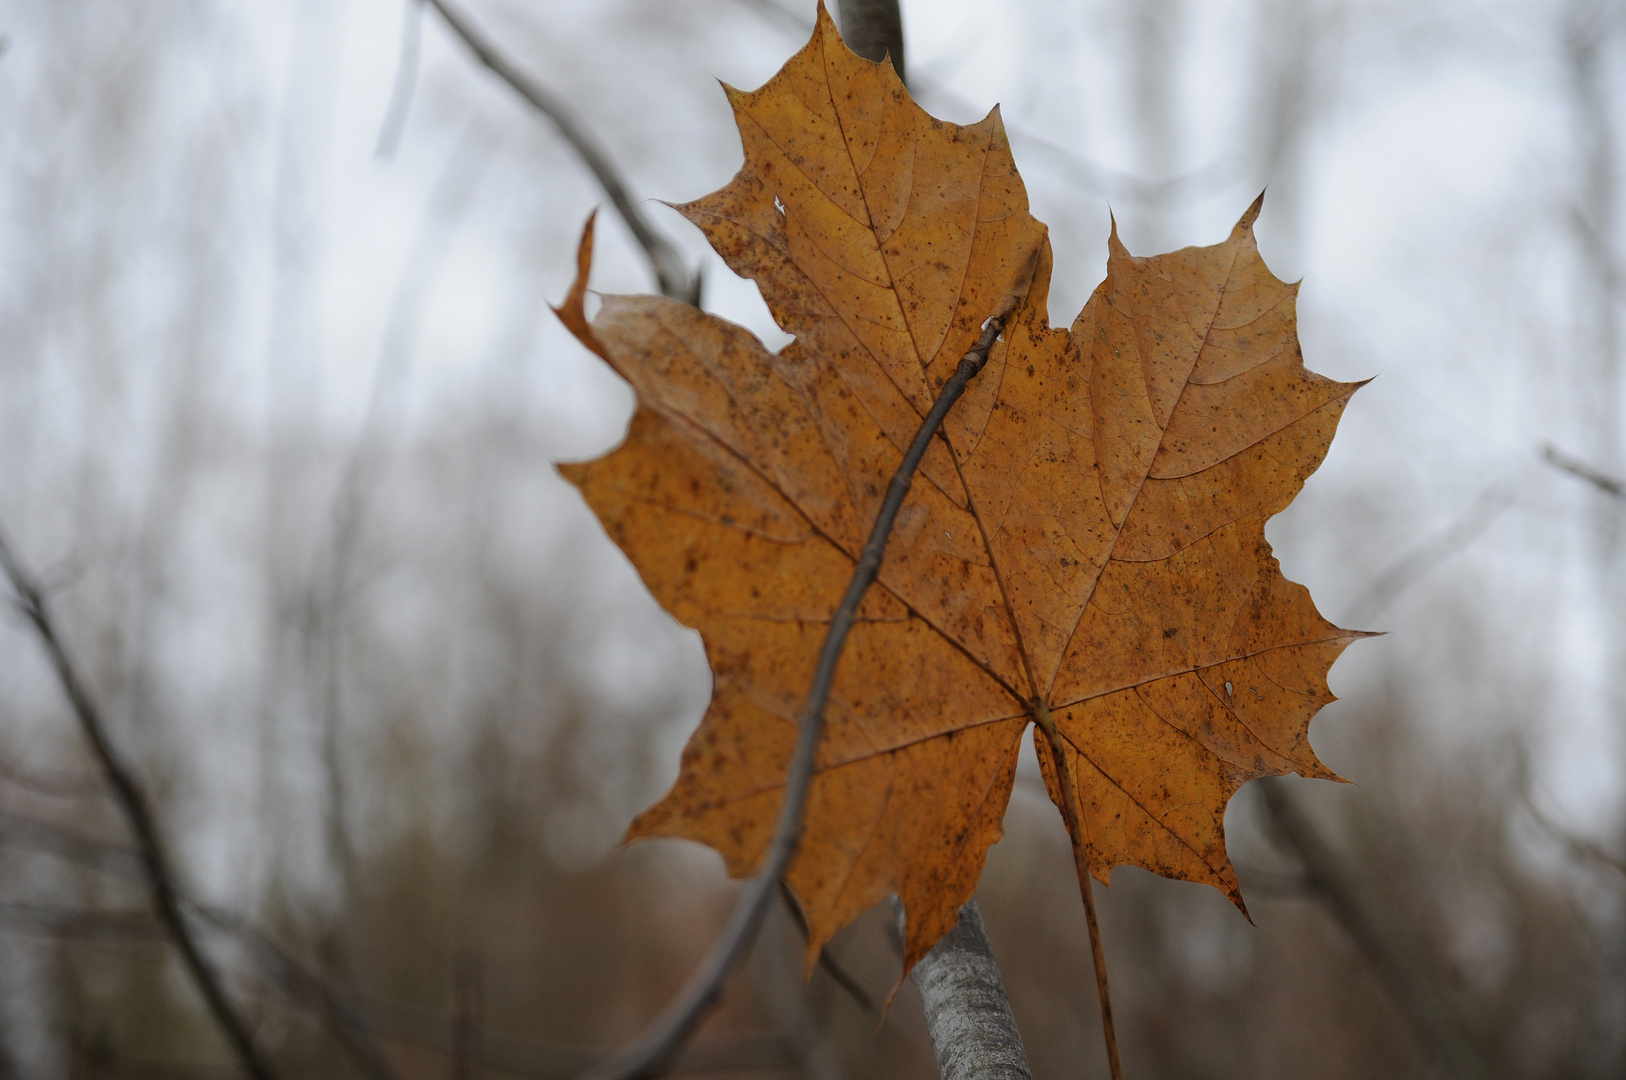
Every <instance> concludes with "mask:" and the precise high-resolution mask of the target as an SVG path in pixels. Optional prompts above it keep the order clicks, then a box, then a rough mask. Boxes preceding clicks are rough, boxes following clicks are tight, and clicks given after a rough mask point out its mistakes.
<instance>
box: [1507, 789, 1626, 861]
mask: <svg viewBox="0 0 1626 1080" xmlns="http://www.w3.org/2000/svg"><path fill="white" fill-rule="evenodd" d="M1519 795H1520V797H1521V798H1522V799H1523V800H1524V807H1525V809H1526V810H1528V811H1530V816H1531V817H1532V818H1534V819H1535V822H1536V824H1537V825H1540V826H1541V828H1542V830H1543V831H1544V832H1546V833H1547V834H1548V835H1549V836H1551V837H1552V838H1553V839H1554V840H1557V841H1558V842H1559V843H1560V844H1563V845H1564V846H1565V847H1566V848H1568V849H1569V852H1570V854H1572V855H1575V856H1577V857H1579V858H1582V859H1585V860H1587V861H1589V862H1595V863H1598V864H1599V865H1601V866H1607V867H1609V868H1610V869H1611V870H1614V871H1615V872H1616V873H1620V874H1626V859H1622V858H1621V857H1620V856H1618V855H1615V854H1613V853H1611V852H1610V851H1609V850H1608V849H1607V848H1605V847H1604V846H1603V845H1602V844H1599V843H1598V842H1597V841H1595V840H1588V839H1587V838H1586V837H1584V836H1578V835H1576V834H1575V833H1573V832H1571V831H1570V830H1568V829H1566V828H1565V827H1564V826H1562V825H1560V824H1559V823H1558V822H1556V821H1554V820H1553V819H1552V818H1551V817H1550V816H1549V815H1548V814H1547V812H1546V811H1545V810H1543V809H1542V808H1541V807H1540V806H1538V805H1537V804H1536V800H1535V797H1534V796H1533V795H1532V794H1531V793H1530V791H1529V789H1528V788H1526V789H1525V790H1522V791H1520V792H1519Z"/></svg>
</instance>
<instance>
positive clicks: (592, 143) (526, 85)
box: [426, 0, 700, 306]
mask: <svg viewBox="0 0 1626 1080" xmlns="http://www.w3.org/2000/svg"><path fill="white" fill-rule="evenodd" d="M426 2H427V3H428V4H429V5H430V6H431V7H433V8H434V9H435V10H436V11H437V12H439V14H440V17H441V18H442V19H444V20H445V21H446V25H447V26H449V27H450V28H451V30H452V32H453V33H454V34H456V35H457V36H458V37H459V38H461V39H462V40H463V44H465V45H467V46H468V47H469V51H471V52H473V53H474V56H475V58H476V59H477V60H479V61H480V63H482V64H484V65H485V66H486V67H487V68H489V69H490V70H491V71H492V73H493V74H495V75H496V76H497V77H498V78H500V79H501V80H502V81H503V82H505V83H507V84H508V85H509V86H511V87H513V88H514V90H515V91H516V92H518V94H519V96H520V97H522V98H524V99H525V100H526V101H528V102H529V103H530V104H531V106H532V107H533V108H535V109H536V111H537V112H539V113H541V114H542V115H543V116H546V117H547V118H548V119H549V120H552V121H553V124H554V126H555V127H556V128H558V129H559V134H560V135H563V136H564V138H565V141H566V142H568V143H569V144H570V146H571V149H573V150H575V151H576V154H577V155H578V156H579V157H580V158H581V159H582V162H583V163H584V164H585V165H586V166H587V167H588V168H589V169H591V170H592V173H593V175H594V176H595V177H596V178H597V179H598V183H599V186H600V187H602V188H603V189H604V193H605V194H606V195H608V196H609V197H610V202H611V204H612V205H614V207H615V211H616V213H618V214H620V215H621V220H622V221H625V222H626V223H627V228H628V229H630V230H632V235H633V238H634V239H636V240H637V241H638V245H639V246H640V247H642V248H643V249H644V255H645V256H647V257H648V259H649V265H650V266H651V267H652V268H653V269H654V271H655V280H656V281H657V282H658V283H659V285H660V290H661V294H662V295H663V296H670V297H671V298H672V299H674V300H682V301H684V302H685V303H688V304H694V305H696V306H698V305H699V303H700V275H699V274H697V273H696V274H691V273H689V271H688V269H687V268H686V267H684V265H683V256H681V255H680V254H678V249H677V247H676V246H675V245H674V244H673V243H672V242H671V241H670V240H668V239H667V238H666V237H664V236H662V235H661V234H660V233H658V232H656V231H655V228H654V226H652V225H650V223H649V220H648V219H647V218H645V217H644V214H643V211H642V210H640V209H639V208H638V205H637V203H635V202H634V201H633V199H632V196H631V195H629V194H628V193H627V185H626V184H625V183H623V182H622V180H621V173H620V171H619V170H617V169H616V167H615V164H614V163H613V162H612V161H611V160H610V155H609V154H608V152H606V151H605V149H604V147H603V146H601V145H600V144H599V142H598V140H597V139H595V138H593V136H591V135H589V134H588V132H587V129H586V128H584V127H582V125H581V123H580V122H579V121H578V120H577V119H576V117H575V116H574V115H573V114H572V113H571V111H570V108H569V107H568V106H566V105H565V103H564V102H562V101H560V100H559V99H558V98H557V97H555V96H554V95H553V94H552V93H551V92H550V91H548V90H547V89H545V88H544V87H543V86H542V84H540V83H538V82H537V81H536V80H535V79H533V78H531V76H530V75H528V74H526V73H525V72H524V71H523V70H521V69H520V67H519V65H517V64H515V63H514V62H513V61H512V60H510V59H508V57H506V56H504V55H503V54H502V52H501V51H500V50H499V49H498V48H497V46H496V44H495V43H494V42H492V41H491V39H490V38H488V37H486V36H485V34H484V33H483V32H481V31H480V30H478V29H477V28H476V27H475V25H474V24H473V23H472V22H470V21H469V18H468V16H467V15H464V14H463V13H462V12H461V11H459V10H458V9H457V8H456V7H454V6H452V5H451V4H449V3H447V0H426Z"/></svg>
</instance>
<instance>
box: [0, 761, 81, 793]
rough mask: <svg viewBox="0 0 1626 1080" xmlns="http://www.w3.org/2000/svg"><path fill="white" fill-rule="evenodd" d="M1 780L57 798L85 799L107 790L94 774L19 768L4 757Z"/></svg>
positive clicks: (1, 762)
mask: <svg viewBox="0 0 1626 1080" xmlns="http://www.w3.org/2000/svg"><path fill="white" fill-rule="evenodd" d="M0 780H3V781H5V782H6V783H8V784H15V785H16V786H17V787H20V788H22V789H23V790H24V791H31V792H33V793H34V794H36V795H49V796H51V797H52V798H55V799H83V798H88V797H90V796H92V795H100V794H102V793H103V792H104V791H106V788H105V787H103V786H102V782H101V781H100V780H98V779H96V778H94V777H92V776H78V775H74V774H71V773H40V772H32V771H30V770H27V769H20V768H18V767H17V766H15V765H13V764H11V763H10V762H8V761H6V760H5V759H4V758H0Z"/></svg>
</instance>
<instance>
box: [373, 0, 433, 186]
mask: <svg viewBox="0 0 1626 1080" xmlns="http://www.w3.org/2000/svg"><path fill="white" fill-rule="evenodd" d="M401 18H402V22H401V59H400V60H399V61H398V62H397V63H396V65H395V85H394V86H392V87H390V101H389V104H388V105H386V106H385V107H384V121H383V123H381V124H379V126H378V143H377V145H376V146H374V147H373V155H374V156H375V157H381V158H388V157H394V156H395V148H396V146H397V145H399V144H400V142H401V131H402V129H403V128H405V127H406V118H407V110H408V109H409V108H411V106H412V90H413V88H414V87H415V86H417V84H418V54H419V52H421V51H422V50H421V45H422V43H423V0H406V10H405V11H404V12H403V14H402V16H401Z"/></svg>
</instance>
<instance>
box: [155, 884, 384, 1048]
mask: <svg viewBox="0 0 1626 1080" xmlns="http://www.w3.org/2000/svg"><path fill="white" fill-rule="evenodd" d="M185 903H186V906H187V908H188V909H189V910H191V911H192V912H193V913H194V914H196V915H197V916H198V917H199V918H200V919H202V920H203V921H205V922H207V923H209V924H210V925H211V926H213V927H214V928H215V929H216V930H218V931H220V932H222V933H225V934H229V935H231V936H232V937H234V938H236V939H237V940H238V941H240V942H241V943H242V944H243V945H244V946H246V947H247V948H248V950H249V951H250V952H251V953H252V954H253V955H254V956H255V957H256V959H257V962H258V966H259V967H260V969H261V970H262V971H264V972H266V973H267V974H269V975H270V976H271V977H272V979H273V980H274V981H275V982H276V983H277V984H278V985H279V986H280V987H281V988H282V991H283V993H284V994H286V995H287V996H288V997H289V998H291V999H293V1000H295V1001H302V1002H304V1003H305V1004H307V1005H309V1006H311V1007H312V1008H314V1009H315V1010H316V1011H317V1012H319V1013H321V1014H322V1018H323V1020H324V1021H325V1022H326V1023H327V1026H328V1029H329V1030H330V1031H332V1032H333V1036H334V1038H336V1039H337V1040H338V1042H339V1045H340V1047H342V1048H343V1049H344V1051H345V1053H347V1054H349V1055H350V1058H351V1060H352V1061H354V1062H355V1063H356V1065H357V1067H358V1068H360V1069H361V1071H362V1072H363V1073H365V1074H366V1075H367V1076H369V1077H371V1078H372V1080H398V1077H399V1074H398V1073H397V1072H396V1071H395V1066H393V1065H391V1064H390V1060H389V1058H388V1057H386V1056H385V1055H384V1051H383V1049H382V1048H381V1047H380V1046H379V1045H378V1041H377V1040H376V1039H375V1038H374V1037H373V1032H372V1028H371V1026H370V1025H369V1024H368V1022H367V1019H366V1017H365V1016H364V1015H363V1013H362V1010H361V1009H360V1008H359V1007H358V1006H357V1005H356V1004H355V1003H354V1000H353V995H351V994H350V993H348V992H346V991H344V990H342V989H340V988H339V987H337V986H335V985H334V984H333V983H331V982H329V981H328V980H327V979H325V978H323V977H322V976H321V975H319V974H317V973H316V972H315V971H314V970H313V969H311V968H310V967H308V966H307V965H305V964H303V963H301V962H300V961H299V960H298V959H296V958H295V957H294V956H293V955H292V954H291V953H289V952H288V951H287V950H286V949H284V948H283V947H282V946H281V945H279V944H277V943H276V941H274V940H272V938H271V937H270V936H269V935H267V934H266V933H265V932H264V931H263V930H260V929H259V928H258V927H256V926H254V925H252V924H251V923H249V922H248V921H247V920H246V919H244V918H242V917H241V916H239V915H237V914H235V913H233V912H230V911H227V910H225V909H224V908H218V907H213V906H211V905H208V904H200V903H198V902H196V901H194V900H186V901H185Z"/></svg>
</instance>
